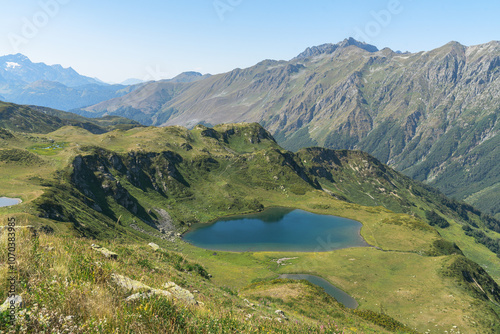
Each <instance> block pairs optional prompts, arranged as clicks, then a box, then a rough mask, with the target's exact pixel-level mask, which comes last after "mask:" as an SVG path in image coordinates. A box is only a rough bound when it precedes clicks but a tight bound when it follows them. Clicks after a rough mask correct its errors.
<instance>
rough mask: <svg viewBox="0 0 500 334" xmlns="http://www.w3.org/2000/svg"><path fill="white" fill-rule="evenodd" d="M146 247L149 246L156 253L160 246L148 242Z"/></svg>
mask: <svg viewBox="0 0 500 334" xmlns="http://www.w3.org/2000/svg"><path fill="white" fill-rule="evenodd" d="M148 246H150V247H151V248H153V249H154V250H155V251H157V250H158V249H160V246H158V245H157V244H155V243H154V242H150V243H149V244H148Z"/></svg>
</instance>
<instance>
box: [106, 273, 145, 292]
mask: <svg viewBox="0 0 500 334" xmlns="http://www.w3.org/2000/svg"><path fill="white" fill-rule="evenodd" d="M111 281H112V282H113V283H114V284H116V285H117V286H119V287H121V288H123V289H125V290H128V291H134V292H135V291H141V290H146V291H150V290H152V289H151V288H150V287H149V286H147V285H146V284H143V283H141V282H139V281H135V280H133V279H130V278H128V277H126V276H122V275H118V274H111Z"/></svg>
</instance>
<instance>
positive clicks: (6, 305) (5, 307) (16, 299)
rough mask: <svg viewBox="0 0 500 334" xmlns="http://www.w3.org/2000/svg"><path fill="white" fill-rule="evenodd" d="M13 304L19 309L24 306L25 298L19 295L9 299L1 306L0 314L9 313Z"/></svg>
mask: <svg viewBox="0 0 500 334" xmlns="http://www.w3.org/2000/svg"><path fill="white" fill-rule="evenodd" d="M12 302H13V304H14V306H15V307H16V309H18V308H19V307H21V305H22V304H23V297H21V296H19V295H14V296H12V297H9V298H7V299H6V300H5V302H4V303H3V304H2V305H0V313H2V312H5V311H7V310H8V309H9V308H10V305H11V304H12Z"/></svg>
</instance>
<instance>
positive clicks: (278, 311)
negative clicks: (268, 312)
mask: <svg viewBox="0 0 500 334" xmlns="http://www.w3.org/2000/svg"><path fill="white" fill-rule="evenodd" d="M274 313H276V315H279V316H280V317H282V318H283V319H285V320H288V318H287V317H286V315H285V312H283V311H282V310H276V311H274Z"/></svg>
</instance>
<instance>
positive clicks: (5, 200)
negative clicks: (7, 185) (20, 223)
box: [0, 197, 21, 208]
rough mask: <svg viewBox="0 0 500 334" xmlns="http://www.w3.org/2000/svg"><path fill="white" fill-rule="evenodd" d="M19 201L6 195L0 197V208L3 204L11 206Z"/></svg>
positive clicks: (19, 201)
mask: <svg viewBox="0 0 500 334" xmlns="http://www.w3.org/2000/svg"><path fill="white" fill-rule="evenodd" d="M19 203H21V200H20V199H18V198H8V197H0V208H1V207H4V206H11V205H16V204H19Z"/></svg>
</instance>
